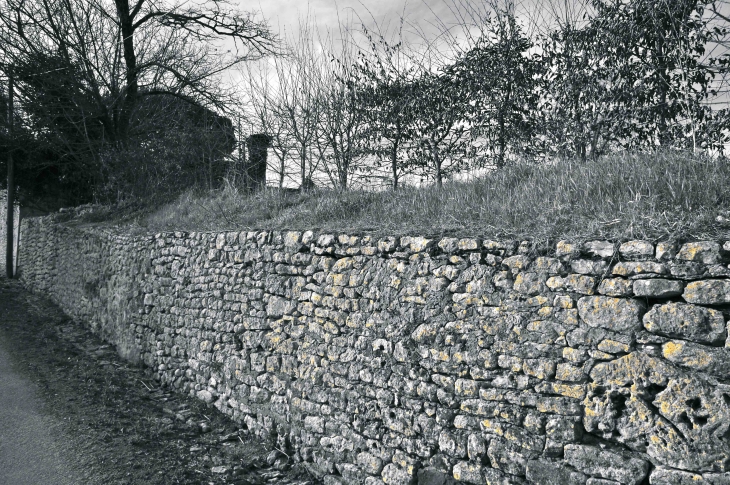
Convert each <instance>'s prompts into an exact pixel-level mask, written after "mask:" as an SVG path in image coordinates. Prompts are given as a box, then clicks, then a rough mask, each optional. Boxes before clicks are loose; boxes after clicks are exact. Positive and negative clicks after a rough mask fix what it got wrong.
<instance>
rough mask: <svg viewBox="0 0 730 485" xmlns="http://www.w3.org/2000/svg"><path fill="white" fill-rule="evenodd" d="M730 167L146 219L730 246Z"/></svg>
mask: <svg viewBox="0 0 730 485" xmlns="http://www.w3.org/2000/svg"><path fill="white" fill-rule="evenodd" d="M728 210H730V162H729V161H728V160H727V159H723V158H719V159H715V160H713V159H710V158H708V157H703V156H693V155H691V154H686V153H676V152H660V153H655V154H640V155H631V154H619V155H611V156H607V157H604V158H602V159H600V160H598V161H589V162H586V163H581V162H578V161H575V160H562V161H558V162H555V163H553V164H542V165H530V164H516V165H512V166H509V167H507V168H505V169H503V170H498V171H494V172H492V173H490V174H488V175H486V176H484V177H482V178H479V179H476V180H473V181H469V182H451V183H447V184H445V185H444V187H443V188H442V189H438V188H437V187H435V186H429V187H424V188H414V187H405V188H403V189H399V190H397V191H383V192H365V191H336V190H324V189H321V190H316V191H314V192H311V193H290V192H289V193H287V192H284V191H279V190H276V189H267V190H264V191H261V192H259V193H256V194H253V195H247V194H245V193H242V192H239V191H238V190H236V189H235V188H234V187H230V186H229V187H226V188H224V189H221V190H218V191H215V192H213V193H207V194H195V193H191V192H188V193H185V194H183V195H182V196H181V197H180V198H179V199H178V200H176V201H175V202H173V203H170V204H168V205H166V206H164V207H161V208H159V209H158V210H156V211H155V212H153V213H149V214H147V215H145V216H142V217H139V218H138V219H137V220H136V222H135V223H134V224H133V226H134V227H135V228H136V230H138V231H142V232H159V231H172V230H187V231H211V230H242V229H247V228H248V229H291V230H308V229H312V230H320V231H326V232H333V233H350V234H363V233H368V234H374V235H406V234H410V235H431V236H438V235H447V234H448V235H462V236H481V237H487V238H500V239H506V238H519V239H532V240H533V241H549V240H556V239H573V240H579V239H591V238H600V239H614V240H618V239H637V238H638V239H652V240H668V239H672V240H687V239H704V238H709V239H721V238H730V233H729V231H728V227H729V226H730V222H728V223H727V224H725V223H723V222H722V221H720V222H718V220H717V219H718V215H720V216H728V217H730V214H728V212H726V211H728Z"/></svg>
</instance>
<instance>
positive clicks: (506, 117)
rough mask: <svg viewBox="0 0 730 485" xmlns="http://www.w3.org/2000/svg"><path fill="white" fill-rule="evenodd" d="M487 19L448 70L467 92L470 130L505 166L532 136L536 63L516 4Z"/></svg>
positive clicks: (465, 100)
mask: <svg viewBox="0 0 730 485" xmlns="http://www.w3.org/2000/svg"><path fill="white" fill-rule="evenodd" d="M495 8H496V7H495ZM485 21H486V22H487V25H483V26H482V27H481V28H482V29H483V33H482V35H481V36H480V37H479V38H478V39H477V41H476V42H475V45H474V46H473V47H472V48H471V49H469V50H468V51H466V52H465V53H464V54H463V55H461V56H460V57H459V58H458V59H457V60H456V61H455V62H454V63H453V64H451V65H449V66H448V67H447V68H446V69H445V72H446V74H447V75H448V76H450V77H451V78H453V82H455V83H458V84H459V85H460V89H461V92H463V93H464V95H465V98H464V99H462V100H461V101H460V102H461V103H465V104H466V105H467V106H466V108H467V112H468V119H469V123H470V124H471V125H472V128H471V130H472V136H473V137H474V138H477V139H482V140H483V141H486V143H487V145H488V146H489V148H490V150H489V151H490V152H491V155H492V159H493V161H494V162H493V163H494V165H495V166H496V167H503V166H504V165H505V162H506V156H507V152H508V150H510V149H511V150H513V151H516V152H519V151H523V150H524V149H525V148H524V146H523V145H524V142H526V141H527V140H528V139H529V137H530V134H531V129H532V127H531V123H530V121H531V120H530V116H529V115H530V112H531V110H533V109H534V106H535V104H536V101H537V100H536V97H535V89H534V86H535V84H536V76H537V73H538V66H537V65H536V63H535V61H534V60H533V58H532V57H531V56H530V55H529V52H528V51H529V50H530V48H531V47H532V43H531V42H530V40H529V39H528V38H527V37H526V36H525V35H524V34H523V32H522V28H521V27H520V26H519V25H518V23H517V19H516V18H515V15H514V10H513V9H508V8H505V9H498V8H496V10H495V12H494V15H493V16H492V18H490V19H485Z"/></svg>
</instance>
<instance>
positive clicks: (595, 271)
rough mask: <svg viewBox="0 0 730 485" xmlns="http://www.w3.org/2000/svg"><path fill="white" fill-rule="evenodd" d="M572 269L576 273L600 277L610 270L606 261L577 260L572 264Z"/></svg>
mask: <svg viewBox="0 0 730 485" xmlns="http://www.w3.org/2000/svg"><path fill="white" fill-rule="evenodd" d="M570 267H571V269H572V270H573V272H574V273H579V274H583V275H596V276H600V275H602V274H604V273H605V272H606V270H607V269H608V263H607V262H606V261H593V260H590V259H576V260H573V261H571V262H570Z"/></svg>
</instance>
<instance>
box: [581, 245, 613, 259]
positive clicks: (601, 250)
mask: <svg viewBox="0 0 730 485" xmlns="http://www.w3.org/2000/svg"><path fill="white" fill-rule="evenodd" d="M583 249H584V250H585V251H586V252H587V253H588V254H591V255H593V256H598V257H600V258H610V257H612V256H613V255H614V253H615V251H616V248H615V246H614V244H613V243H612V242H609V241H588V242H587V243H585V244H584V245H583Z"/></svg>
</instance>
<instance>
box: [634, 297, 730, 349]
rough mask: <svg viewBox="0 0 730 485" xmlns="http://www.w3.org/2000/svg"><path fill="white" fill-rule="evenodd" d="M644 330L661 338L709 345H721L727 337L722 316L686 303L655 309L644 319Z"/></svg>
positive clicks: (713, 311) (661, 306) (655, 306)
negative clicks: (674, 338)
mask: <svg viewBox="0 0 730 485" xmlns="http://www.w3.org/2000/svg"><path fill="white" fill-rule="evenodd" d="M644 328H646V329H647V330H648V331H650V332H653V333H657V334H660V335H666V336H669V337H679V338H683V339H687V340H692V341H693V342H700V343H708V344H716V343H720V342H722V341H724V340H725V338H726V336H727V331H726V327H725V318H724V317H723V315H722V313H721V312H719V311H717V310H713V309H710V308H703V307H699V306H696V305H690V304H686V303H667V304H665V305H654V306H653V307H652V308H651V310H649V311H648V312H647V313H646V314H645V315H644Z"/></svg>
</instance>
